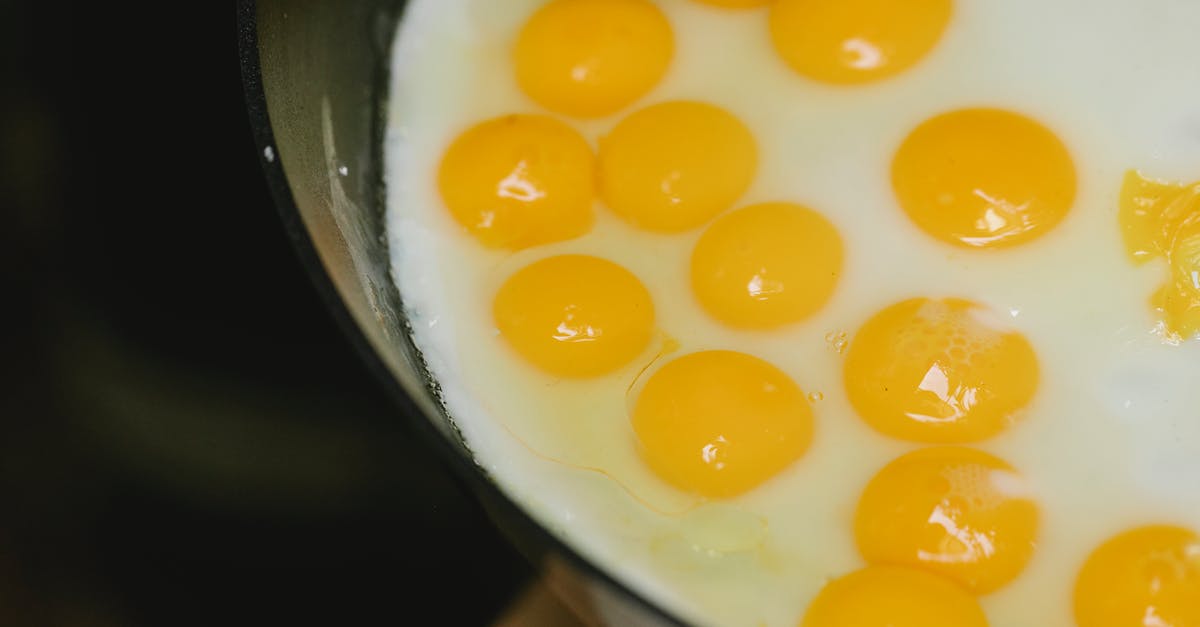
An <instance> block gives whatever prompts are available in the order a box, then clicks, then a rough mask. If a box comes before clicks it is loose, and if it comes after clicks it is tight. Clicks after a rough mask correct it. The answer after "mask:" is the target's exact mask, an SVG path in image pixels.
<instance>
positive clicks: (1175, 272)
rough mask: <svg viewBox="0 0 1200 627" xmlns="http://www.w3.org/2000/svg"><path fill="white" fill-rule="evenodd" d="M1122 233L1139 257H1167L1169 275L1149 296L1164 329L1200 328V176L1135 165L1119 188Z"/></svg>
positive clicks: (1172, 333) (1184, 333) (1183, 332)
mask: <svg viewBox="0 0 1200 627" xmlns="http://www.w3.org/2000/svg"><path fill="white" fill-rule="evenodd" d="M1119 216H1120V222H1121V233H1122V234H1123V235H1124V238H1125V249H1126V252H1128V253H1129V256H1130V257H1131V258H1132V259H1133V261H1134V262H1135V263H1145V262H1147V261H1149V260H1151V259H1154V258H1157V257H1163V258H1165V259H1166V260H1167V267H1168V268H1169V272H1170V279H1169V280H1168V281H1167V282H1166V284H1165V285H1163V286H1162V287H1161V288H1159V289H1158V291H1156V292H1155V293H1154V295H1153V296H1152V297H1151V299H1150V302H1151V305H1152V306H1153V307H1154V309H1155V310H1156V311H1158V313H1159V315H1161V316H1162V323H1163V327H1164V331H1165V335H1166V336H1167V338H1168V339H1170V340H1173V341H1178V340H1182V339H1188V338H1191V337H1194V336H1196V335H1197V334H1200V182H1196V183H1192V184H1190V185H1178V184H1174V183H1165V182H1161V181H1156V180H1153V179H1150V178H1147V177H1145V176H1142V175H1141V174H1140V173H1138V172H1135V171H1130V172H1129V173H1128V174H1126V175H1125V183H1124V185H1123V186H1122V188H1121V207H1120V213H1119Z"/></svg>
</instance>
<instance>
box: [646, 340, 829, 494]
mask: <svg viewBox="0 0 1200 627" xmlns="http://www.w3.org/2000/svg"><path fill="white" fill-rule="evenodd" d="M632 422H633V429H634V432H635V433H636V434H637V438H638V441H639V442H640V444H641V452H642V456H643V458H644V459H645V460H646V462H647V464H648V465H649V466H650V468H651V469H652V470H654V472H655V473H656V474H658V476H659V477H661V478H662V479H663V480H664V481H666V482H667V483H670V484H672V485H674V486H676V487H678V488H680V489H683V490H686V491H688V492H694V493H696V494H700V495H702V496H706V497H712V498H723V497H731V496H736V495H738V494H741V493H743V492H746V491H748V490H750V489H752V488H754V487H756V486H758V485H759V484H761V483H763V482H764V481H766V480H768V479H770V478H771V477H773V476H775V475H776V474H777V473H779V472H780V471H782V470H783V469H784V468H786V467H787V466H788V465H790V464H791V463H792V462H794V461H796V460H797V459H799V458H800V456H801V455H803V454H804V451H805V450H807V449H808V445H809V443H810V442H811V441H812V432H813V416H812V409H811V408H810V407H809V405H808V400H807V399H806V398H805V396H804V393H803V392H802V391H801V390H800V387H799V386H797V385H796V383H795V382H793V381H792V380H791V379H790V378H789V377H788V376H787V375H786V374H784V373H783V372H782V371H781V370H779V369H778V368H776V367H775V366H773V365H771V364H769V363H767V362H765V361H763V360H761V359H758V358H756V357H751V356H750V355H746V354H743V353H737V352H733V351H705V352H699V353H692V354H690V355H685V356H683V357H680V358H678V359H676V360H674V361H672V362H670V363H668V364H667V365H665V366H663V367H662V368H661V369H660V370H659V371H658V372H655V373H654V374H653V375H652V376H651V377H650V379H649V380H648V381H647V382H646V385H645V387H644V388H643V389H642V391H641V393H640V394H639V395H638V398H637V401H636V402H635V403H634V407H633V413H632Z"/></svg>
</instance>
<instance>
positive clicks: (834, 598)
mask: <svg viewBox="0 0 1200 627" xmlns="http://www.w3.org/2000/svg"><path fill="white" fill-rule="evenodd" d="M987 624H988V623H987V617H986V616H984V613H983V609H982V608H980V607H979V602H978V601H976V600H975V598H974V597H972V596H971V595H970V594H969V593H967V591H966V590H963V589H962V588H960V587H959V586H957V585H955V584H954V582H952V581H949V580H947V579H943V578H941V577H938V576H937V575H933V574H930V573H927V572H923V571H920V570H914V569H909V568H899V567H895V566H868V567H867V568H864V569H862V570H858V571H855V572H853V573H850V574H849V575H845V576H843V577H839V578H838V579H834V580H833V581H831V582H829V584H827V585H826V586H825V587H824V588H822V589H821V592H820V593H818V594H817V598H815V599H813V602H812V603H811V604H810V605H809V606H808V611H807V612H806V613H805V615H804V619H803V620H801V621H800V627H987Z"/></svg>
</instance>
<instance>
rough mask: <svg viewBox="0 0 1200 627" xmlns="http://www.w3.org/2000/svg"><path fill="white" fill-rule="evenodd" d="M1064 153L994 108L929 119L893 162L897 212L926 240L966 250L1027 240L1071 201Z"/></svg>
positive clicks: (1071, 173) (1054, 141)
mask: <svg viewBox="0 0 1200 627" xmlns="http://www.w3.org/2000/svg"><path fill="white" fill-rule="evenodd" d="M1075 184H1076V182H1075V166H1074V164H1073V163H1072V161H1071V155H1070V154H1069V153H1068V152H1067V148H1066V146H1064V145H1063V143H1062V142H1061V141H1060V140H1059V139H1058V137H1056V136H1055V135H1054V134H1053V133H1051V132H1050V131H1049V130H1047V129H1046V128H1045V127H1044V126H1042V125H1040V124H1038V123H1037V122H1035V121H1033V120H1031V119H1029V118H1027V117H1024V116H1021V115H1018V114H1016V113H1011V112H1008V111H1001V110H998V109H963V110H959V111H953V112H950V113H945V114H942V115H939V116H937V117H934V118H932V119H930V120H928V121H926V122H925V123H923V124H921V125H920V126H918V127H917V129H916V130H914V131H913V132H912V133H911V134H909V136H908V138H907V139H905V140H904V143H903V144H902V145H901V146H900V150H899V151H898V152H897V153H896V156H895V158H894V160H893V161H892V188H893V190H894V191H895V193H896V199H897V200H898V201H899V203H900V207H901V208H902V209H903V210H904V212H905V213H907V214H908V217H909V218H911V219H912V221H913V222H914V223H915V224H916V225H917V226H918V227H920V229H921V230H923V231H925V232H926V233H928V234H929V235H932V236H933V237H935V238H937V239H939V240H942V241H944V242H949V243H951V244H956V245H958V246H965V247H968V248H997V247H1001V246H1012V245H1015V244H1020V243H1023V242H1027V241H1030V240H1032V239H1034V238H1036V237H1038V236H1040V235H1043V234H1044V233H1046V232H1047V231H1049V230H1050V229H1052V228H1054V226H1055V225H1057V224H1058V223H1059V222H1061V221H1062V219H1063V218H1064V217H1065V216H1066V215H1067V212H1068V211H1069V210H1070V209H1071V205H1072V203H1073V202H1074V200H1075Z"/></svg>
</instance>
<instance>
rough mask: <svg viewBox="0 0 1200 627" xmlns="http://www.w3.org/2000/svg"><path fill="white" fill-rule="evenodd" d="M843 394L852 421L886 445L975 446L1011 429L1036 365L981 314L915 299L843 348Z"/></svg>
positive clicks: (970, 306) (949, 302)
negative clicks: (895, 441) (890, 440)
mask: <svg viewBox="0 0 1200 627" xmlns="http://www.w3.org/2000/svg"><path fill="white" fill-rule="evenodd" d="M843 374H844V380H845V384H846V392H847V395H848V396H849V399H850V402H851V404H852V405H853V406H854V409H855V410H856V411H857V413H858V414H859V416H861V417H862V418H863V420H865V421H866V422H867V423H868V424H869V425H871V426H872V427H873V428H875V429H876V430H877V431H879V432H881V433H884V434H886V435H890V436H892V437H896V438H900V439H904V440H910V441H916V442H934V443H963V442H977V441H979V440H983V439H985V438H988V437H990V436H993V435H995V434H997V433H999V432H1000V431H1002V430H1004V429H1005V428H1006V427H1007V426H1009V425H1010V424H1012V423H1013V422H1015V420H1016V418H1017V417H1018V414H1019V413H1020V412H1021V410H1022V409H1023V408H1024V407H1025V406H1026V405H1028V404H1029V402H1030V400H1031V399H1032V398H1033V396H1034V393H1035V392H1036V391H1037V387H1038V360H1037V356H1036V355H1035V354H1034V351H1033V347H1032V346H1030V344H1029V342H1028V340H1026V339H1025V337H1024V336H1023V335H1021V334H1020V333H1019V332H1017V331H1013V330H1010V329H1008V328H1006V327H1005V326H1004V324H1003V321H1001V320H999V319H998V316H995V315H993V314H992V312H990V311H989V310H988V309H987V308H985V307H983V306H981V305H977V304H975V303H972V302H969V301H966V300H961V299H955V298H947V299H940V300H933V299H928V298H915V299H911V300H906V301H903V302H901V303H897V304H895V305H892V306H891V307H888V308H887V309H884V310H883V311H881V312H879V313H878V314H876V315H875V316H874V317H873V318H871V319H870V320H869V321H867V323H866V324H865V325H863V327H862V328H861V329H860V330H859V331H858V334H857V335H855V336H854V337H853V338H852V339H851V341H850V348H849V350H848V351H847V354H846V363H845V367H844V371H843Z"/></svg>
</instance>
